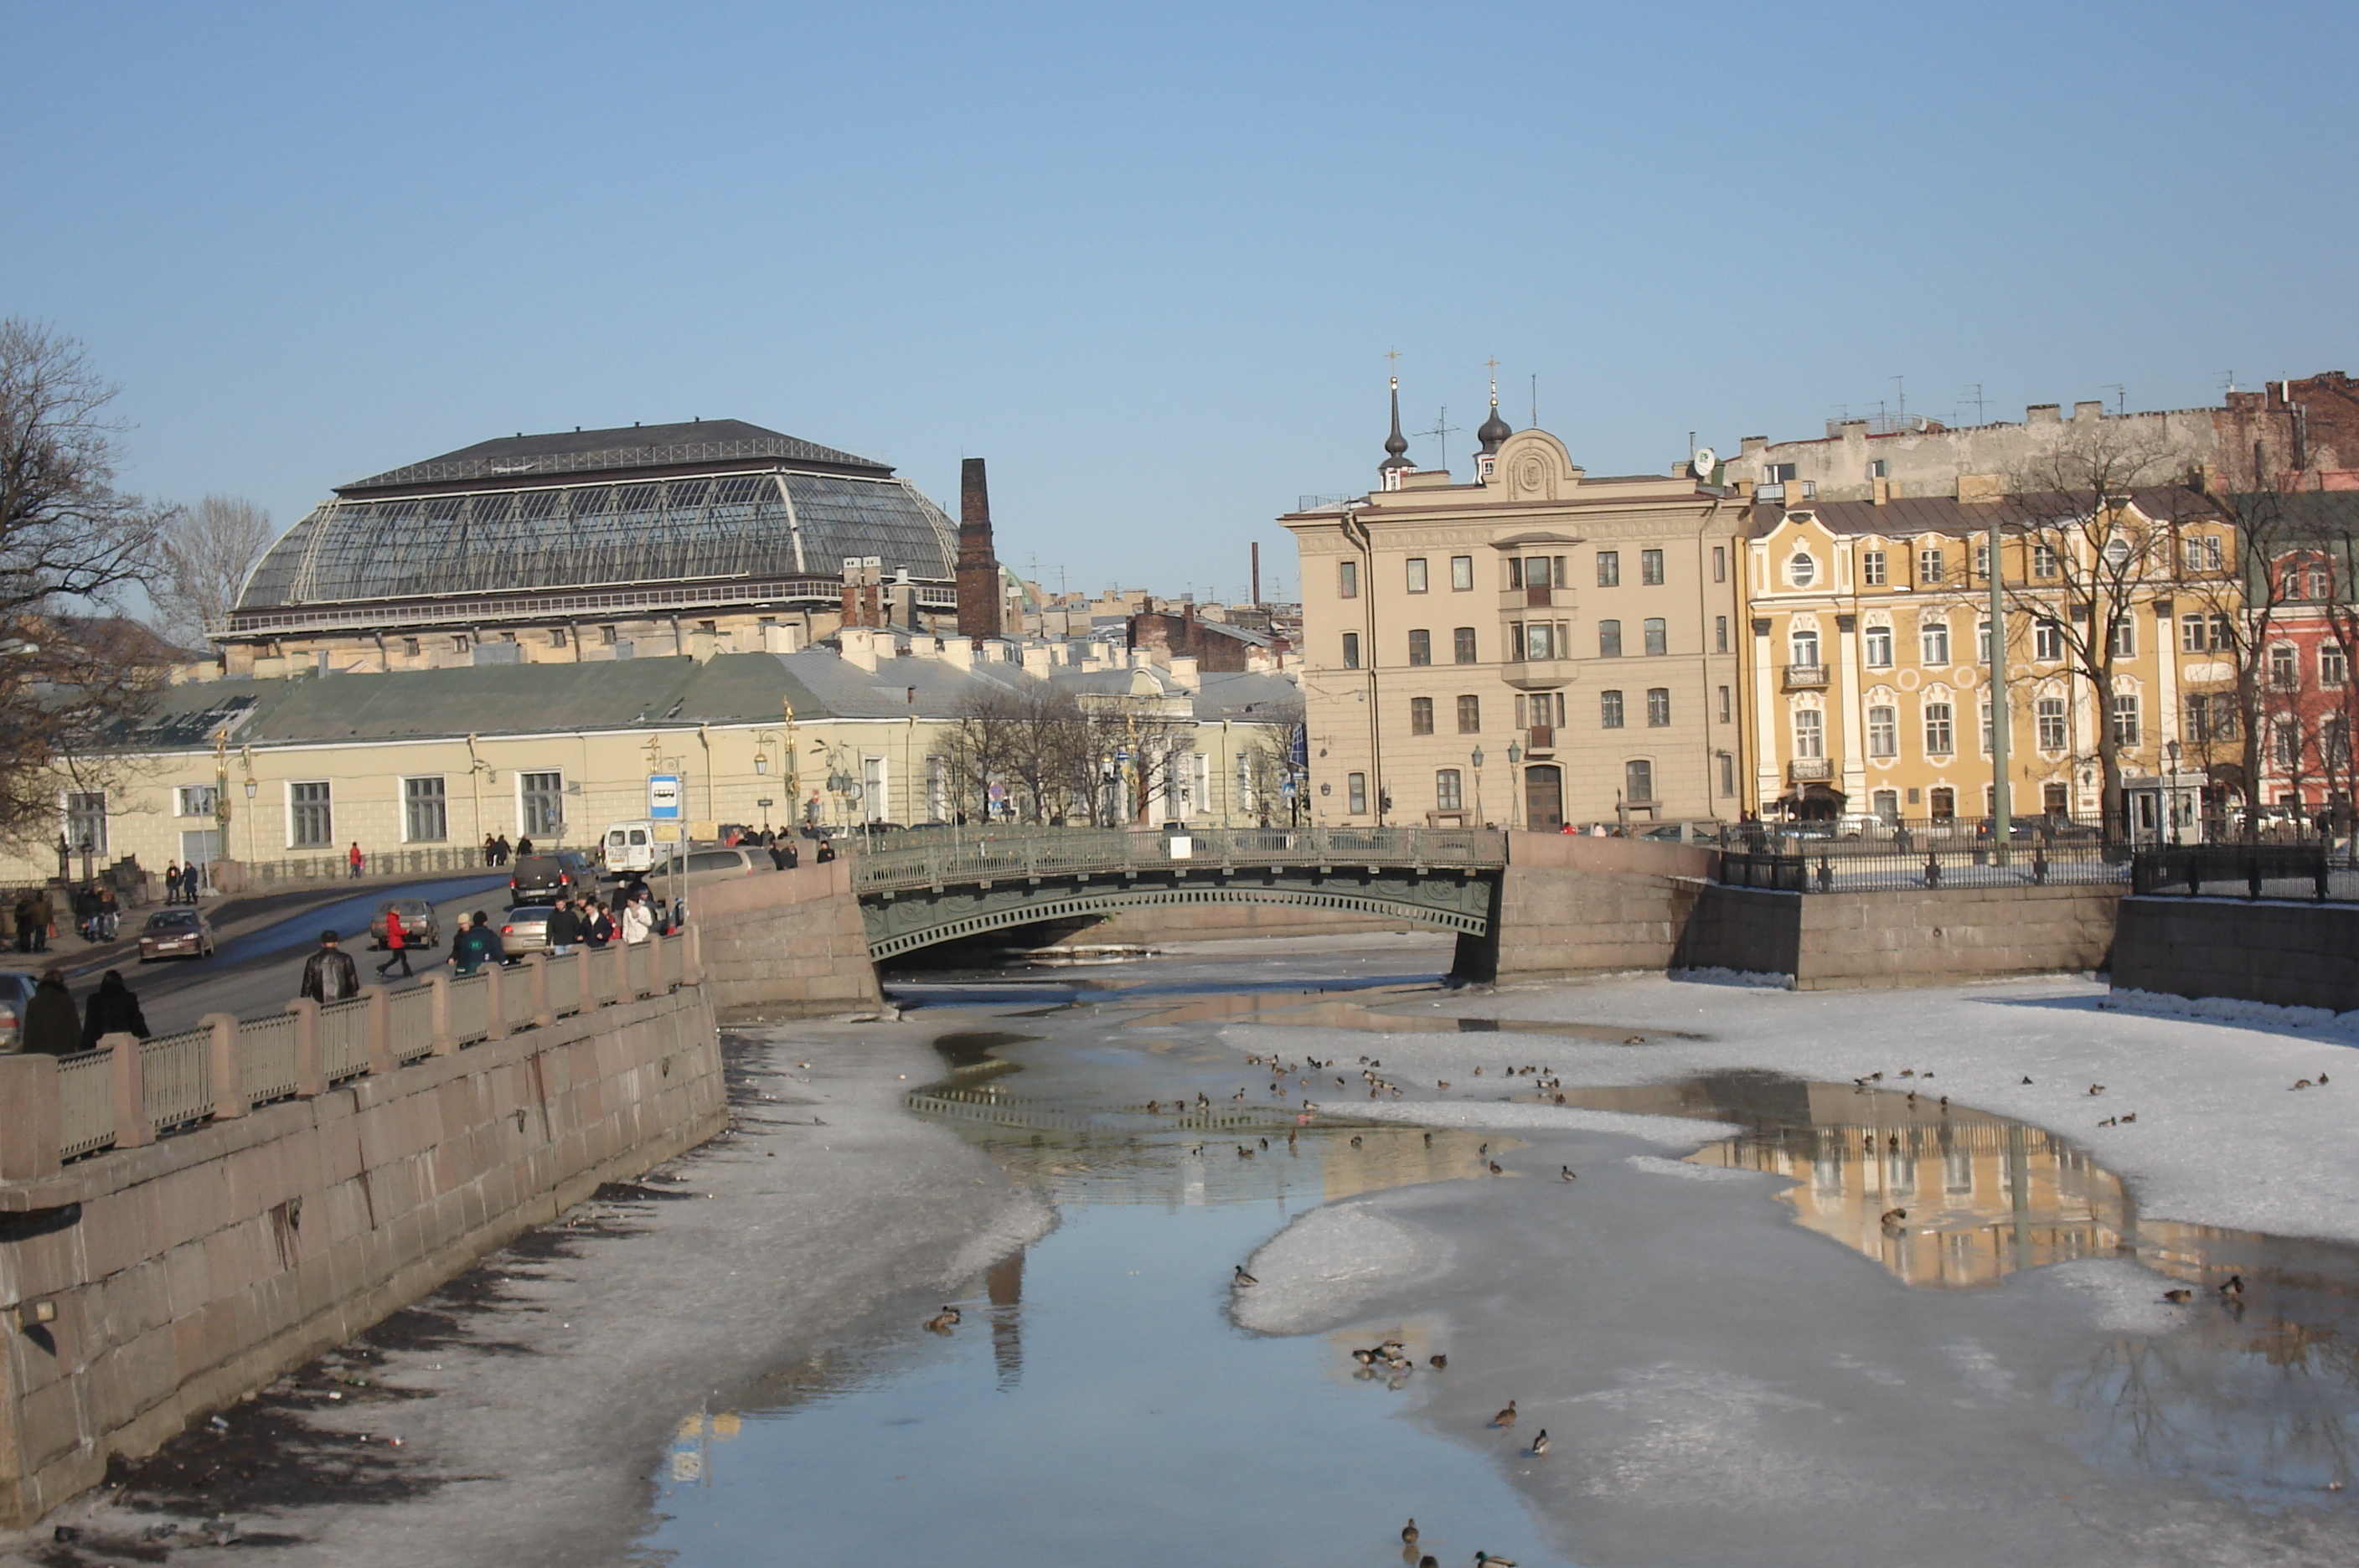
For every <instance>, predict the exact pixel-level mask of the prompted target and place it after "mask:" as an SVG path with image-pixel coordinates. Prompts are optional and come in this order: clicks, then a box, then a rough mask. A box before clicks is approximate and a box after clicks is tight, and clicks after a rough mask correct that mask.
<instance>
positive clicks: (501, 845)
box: [492, 833, 508, 866]
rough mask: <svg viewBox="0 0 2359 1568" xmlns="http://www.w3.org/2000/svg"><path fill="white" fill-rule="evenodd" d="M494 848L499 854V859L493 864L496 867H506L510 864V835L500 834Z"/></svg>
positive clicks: (494, 841) (493, 844) (494, 842)
mask: <svg viewBox="0 0 2359 1568" xmlns="http://www.w3.org/2000/svg"><path fill="white" fill-rule="evenodd" d="M492 846H493V848H494V849H495V850H496V851H497V852H498V854H499V858H498V859H497V860H495V861H493V862H492V864H493V865H495V866H506V864H507V863H508V835H507V834H506V833H502V834H500V836H499V837H498V838H496V839H495V840H493V841H492Z"/></svg>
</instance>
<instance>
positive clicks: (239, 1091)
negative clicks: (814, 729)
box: [55, 939, 692, 1160]
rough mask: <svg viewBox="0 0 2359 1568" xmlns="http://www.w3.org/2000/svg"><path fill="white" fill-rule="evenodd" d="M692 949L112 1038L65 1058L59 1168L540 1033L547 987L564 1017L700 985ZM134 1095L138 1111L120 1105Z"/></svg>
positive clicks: (439, 979)
mask: <svg viewBox="0 0 2359 1568" xmlns="http://www.w3.org/2000/svg"><path fill="white" fill-rule="evenodd" d="M690 945H691V942H690V940H681V939H667V940H664V941H662V942H649V943H647V944H645V945H643V946H638V947H633V948H629V949H625V950H623V951H622V952H621V953H618V952H617V951H616V950H615V949H613V948H607V949H604V950H602V951H598V952H594V953H591V954H590V955H589V957H588V959H587V963H586V968H585V964H584V963H583V961H582V960H579V959H561V960H556V961H549V960H548V959H545V958H543V957H542V956H541V955H539V954H537V953H536V954H534V955H532V956H531V957H529V958H527V960H526V961H525V962H524V964H522V965H520V966H518V967H516V968H511V969H506V970H504V971H502V972H501V973H500V975H499V976H498V979H497V982H496V984H495V980H494V978H493V976H491V975H472V976H467V977H464V978H460V977H453V976H448V975H440V974H436V975H430V976H429V977H428V981H427V984H425V985H417V986H412V987H409V988H408V989H405V990H400V991H393V992H387V993H385V994H384V995H383V996H367V995H364V996H361V997H359V998H357V999H355V1000H353V1001H348V1002H338V1003H335V1004H334V1005H332V1006H330V1007H314V1006H313V1005H312V1004H311V1003H309V1002H303V1003H298V1004H296V1005H295V1006H294V1007H290V1008H288V1010H287V1011H284V1012H277V1013H266V1014H263V1015H262V1016H260V1017H258V1018H245V1019H237V1020H224V1021H223V1023H222V1024H221V1025H220V1026H219V1027H220V1029H222V1030H223V1031H226V1032H225V1033H217V1032H216V1028H215V1026H213V1025H212V1024H208V1025H206V1026H205V1027H202V1028H199V1029H182V1030H179V1031H178V1032H176V1033H173V1034H168V1035H159V1036H158V1037H157V1038H155V1039H153V1040H136V1039H134V1038H133V1037H132V1036H130V1035H127V1034H126V1035H114V1036H110V1037H109V1039H108V1041H107V1042H106V1043H103V1044H102V1046H101V1048H100V1049H99V1050H97V1051H76V1052H74V1053H72V1054H71V1055H69V1056H64V1057H60V1058H59V1059H58V1071H57V1077H56V1080H55V1082H56V1083H57V1093H58V1099H59V1106H58V1109H59V1127H60V1137H59V1140H58V1151H57V1152H58V1158H59V1159H60V1160H73V1159H77V1158H80V1157H82V1156H83V1155H88V1154H92V1153H95V1152H97V1151H99V1150H101V1149H106V1148H108V1147H109V1146H114V1147H131V1146H136V1145H137V1144H142V1143H146V1142H148V1141H151V1140H152V1139H153V1138H155V1137H156V1136H158V1135H159V1134H163V1133H168V1132H171V1131H174V1130H176V1129H179V1128H182V1127H191V1126H194V1125H198V1124H201V1123H204V1122H207V1121H209V1120H211V1119H212V1118H213V1117H215V1116H222V1115H232V1116H235V1115H242V1114H244V1111H245V1107H247V1106H251V1105H262V1104H266V1103H267V1102H269V1101H272V1100H280V1099H286V1098H288V1097H290V1096H293V1095H299V1094H318V1093H321V1092H322V1091H323V1090H325V1089H327V1088H328V1087H329V1086H331V1085H332V1084H334V1083H340V1082H343V1081H346V1080H350V1079H353V1078H357V1077H360V1076H362V1075H364V1074H366V1073H374V1072H382V1071H385V1070H386V1068H387V1067H398V1066H401V1065H403V1064H406V1063H408V1062H417V1061H419V1060H420V1059H422V1058H424V1057H427V1056H429V1055H432V1054H433V1053H435V1052H436V1051H456V1050H461V1049H463V1048H465V1047H467V1046H469V1045H473V1044H475V1043H477V1042H478V1041H481V1040H486V1039H488V1038H490V1037H492V1036H493V1035H495V1034H503V1033H508V1034H512V1033H519V1032H521V1031H523V1030H525V1029H529V1028H531V1027H532V1025H533V1022H534V1018H535V1013H536V994H537V993H538V992H539V990H540V986H541V985H546V987H547V990H546V993H545V994H546V995H547V996H548V997H549V1007H550V1011H551V1012H552V1013H567V1012H581V1011H588V1010H591V1009H592V1008H595V1007H608V1006H614V1005H617V1004H619V1003H622V1002H628V1001H635V1000H636V999H638V998H639V997H641V996H657V995H660V994H661V993H663V992H665V991H668V990H669V989H671V988H672V987H673V986H675V985H681V984H684V983H686V982H687V980H688V977H689V976H690V974H691V973H692V966H691V961H690V952H689V950H690ZM625 963H627V964H628V965H629V970H628V977H627V981H626V980H625V971H624V965H625ZM585 975H586V976H587V980H588V983H587V985H585V984H584V977H585ZM495 991H496V992H497V993H498V995H499V996H500V999H501V1004H502V1010H503V1011H504V1013H505V1014H506V1018H505V1028H501V1029H495V1028H494V1024H493V1014H492V1010H491V999H492V996H493V995H494V993H495ZM585 992H586V993H587V994H586V995H585V994H584V993H585ZM438 1022H439V1023H440V1026H441V1028H440V1031H439V1032H438V1028H437V1025H438ZM233 1025H234V1027H233ZM224 1049H225V1050H226V1051H227V1054H226V1056H224V1055H223V1054H222V1053H223V1051H224ZM224 1073H226V1074H227V1076H228V1078H229V1079H230V1080H231V1081H230V1082H229V1083H223V1082H221V1079H222V1078H223V1074H224ZM125 1084H128V1085H129V1087H130V1094H131V1100H130V1105H129V1106H128V1107H127V1108H126V1107H125V1106H123V1105H118V1104H117V1094H118V1092H119V1088H120V1086H122V1085H125Z"/></svg>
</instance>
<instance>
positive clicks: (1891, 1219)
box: [1876, 1209, 1908, 1228]
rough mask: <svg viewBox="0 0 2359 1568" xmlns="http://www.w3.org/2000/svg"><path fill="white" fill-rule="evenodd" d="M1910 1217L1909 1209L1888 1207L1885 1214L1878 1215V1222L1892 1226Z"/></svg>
mask: <svg viewBox="0 0 2359 1568" xmlns="http://www.w3.org/2000/svg"><path fill="white" fill-rule="evenodd" d="M1907 1218H1908V1210H1907V1209H1886V1210H1885V1211H1884V1213H1883V1214H1879V1215H1878V1216H1876V1224H1878V1225H1884V1226H1886V1227H1887V1228H1889V1227H1890V1226H1893V1225H1898V1224H1899V1223H1900V1222H1901V1221H1903V1220H1905V1219H1907Z"/></svg>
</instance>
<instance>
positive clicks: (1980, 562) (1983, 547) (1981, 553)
mask: <svg viewBox="0 0 2359 1568" xmlns="http://www.w3.org/2000/svg"><path fill="white" fill-rule="evenodd" d="M1974 575H1975V576H1977V577H1979V578H1981V579H1982V580H1983V581H1984V582H1985V583H1987V582H1989V581H1990V544H1989V542H1988V541H1987V540H1985V541H1984V542H1983V543H1981V544H1978V545H1976V546H1974Z"/></svg>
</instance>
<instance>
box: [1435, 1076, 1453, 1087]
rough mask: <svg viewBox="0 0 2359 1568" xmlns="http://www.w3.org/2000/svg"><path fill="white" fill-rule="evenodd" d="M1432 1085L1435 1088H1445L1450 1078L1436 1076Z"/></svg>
mask: <svg viewBox="0 0 2359 1568" xmlns="http://www.w3.org/2000/svg"><path fill="white" fill-rule="evenodd" d="M1433 1086H1434V1087H1435V1088H1437V1089H1447V1088H1449V1087H1450V1080H1449V1079H1447V1078H1436V1079H1435V1080H1434V1081H1433Z"/></svg>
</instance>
